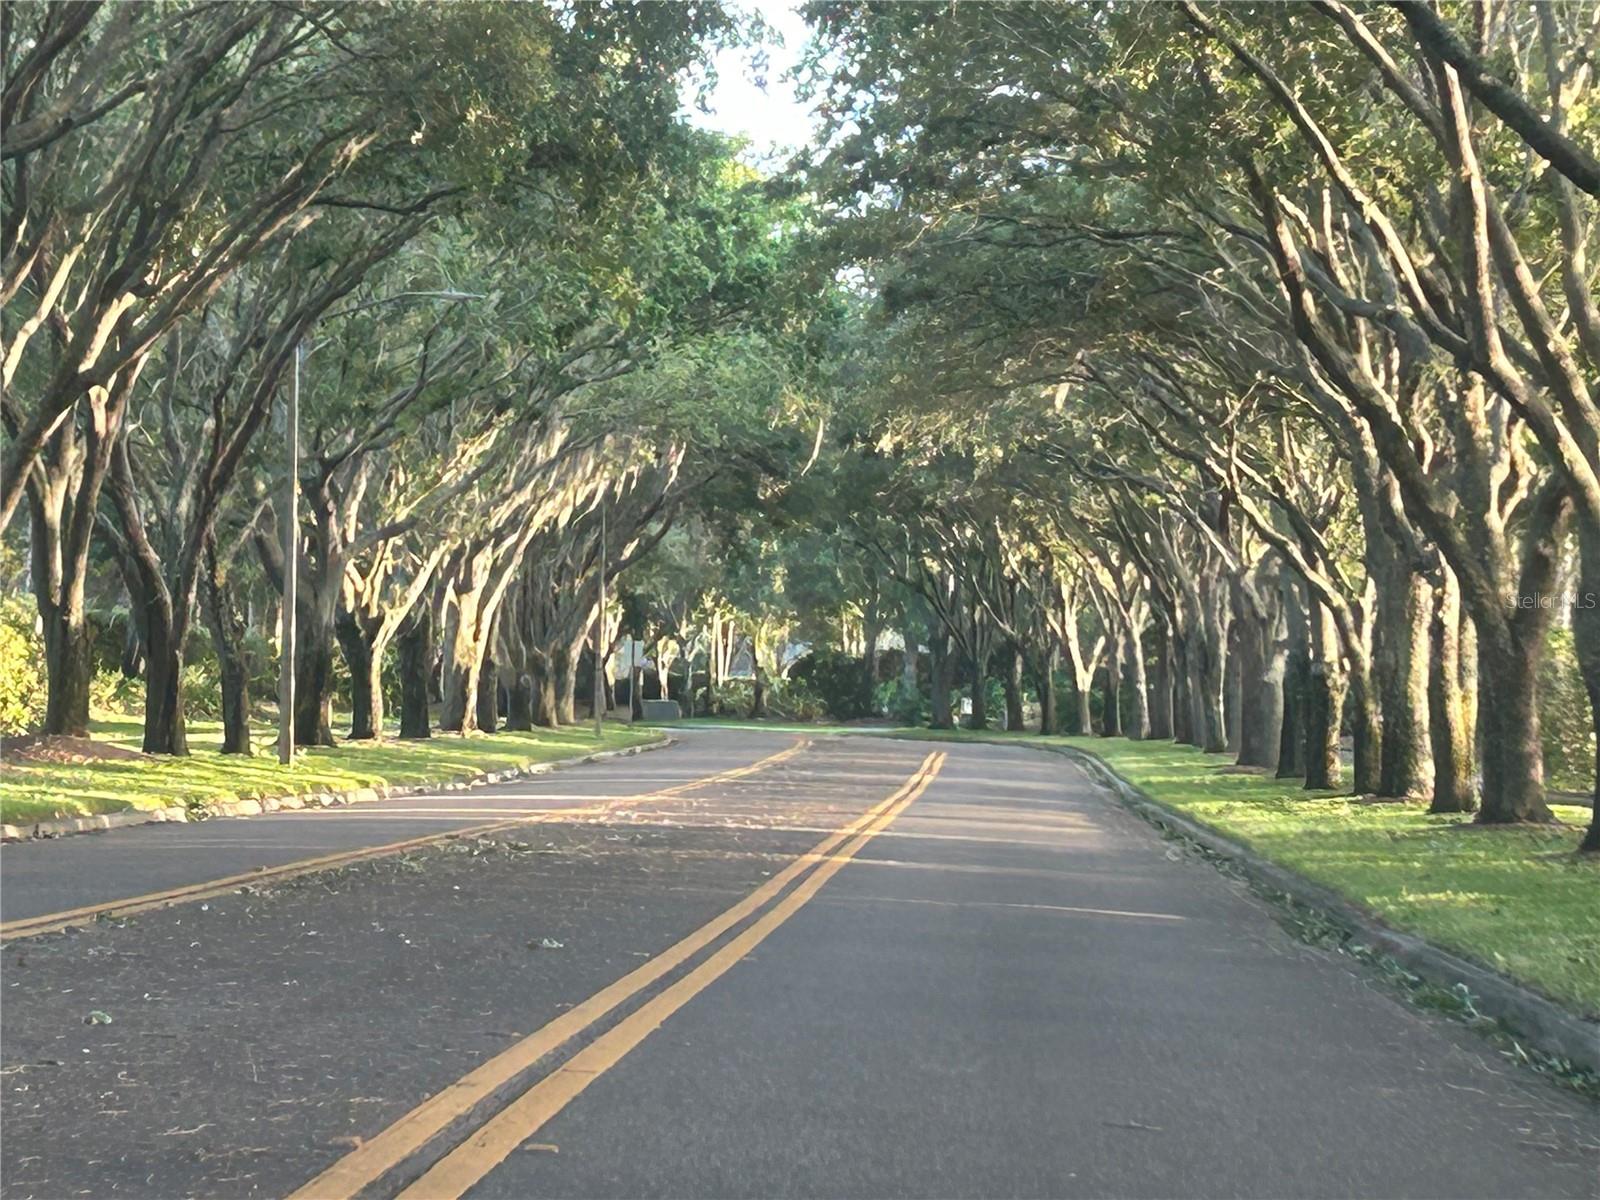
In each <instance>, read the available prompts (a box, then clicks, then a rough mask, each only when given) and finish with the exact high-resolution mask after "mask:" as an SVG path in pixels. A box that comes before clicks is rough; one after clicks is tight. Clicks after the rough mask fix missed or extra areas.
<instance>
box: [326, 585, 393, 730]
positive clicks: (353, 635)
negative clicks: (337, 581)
mask: <svg viewBox="0 0 1600 1200" xmlns="http://www.w3.org/2000/svg"><path fill="white" fill-rule="evenodd" d="M333 631H334V634H335V636H336V637H338V639H339V652H340V653H341V654H342V655H344V664H345V666H346V667H347V668H348V669H349V671H350V740H351V741H371V740H372V739H373V738H376V737H378V736H379V735H381V734H382V732H383V684H382V681H381V680H380V678H379V671H380V669H381V667H380V662H379V659H378V656H377V654H375V653H374V647H373V645H372V643H371V641H370V640H369V639H368V637H367V633H366V631H365V630H364V629H362V628H361V623H360V621H359V620H358V619H357V618H356V617H355V616H353V615H352V614H350V613H340V614H339V615H338V617H336V618H335V619H334V625H333Z"/></svg>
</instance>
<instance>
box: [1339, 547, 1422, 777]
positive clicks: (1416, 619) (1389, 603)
mask: <svg viewBox="0 0 1600 1200" xmlns="http://www.w3.org/2000/svg"><path fill="white" fill-rule="evenodd" d="M1432 592H1433V589H1432V587H1431V586H1430V585H1429V584H1428V581H1427V580H1426V579H1424V578H1423V577H1422V575H1420V574H1419V573H1417V572H1415V571H1412V570H1411V569H1410V567H1409V565H1407V564H1403V563H1402V564H1400V566H1399V568H1398V570H1397V571H1395V572H1392V573H1391V575H1390V578H1387V579H1383V580H1380V581H1379V589H1378V638H1379V654H1378V655H1377V656H1375V658H1376V659H1377V661H1375V662H1374V664H1373V666H1374V668H1375V669H1376V671H1377V673H1378V676H1379V680H1380V683H1379V686H1380V689H1381V696H1382V701H1381V703H1382V708H1383V753H1382V770H1381V772H1380V775H1379V779H1378V794H1379V795H1380V796H1394V797H1399V798H1404V799H1412V800H1421V799H1426V798H1427V797H1428V796H1429V795H1430V794H1431V793H1432V790H1433V786H1434V784H1433V761H1432V760H1433V747H1432V739H1431V738H1430V736H1429V727H1428V699H1429V696H1428V677H1429V659H1430V657H1431V653H1432V639H1433V624H1434V621H1433V610H1434V604H1433V596H1432ZM1386 593H1387V596H1386ZM1357 774H1358V775H1359V772H1358V773H1357ZM1356 786H1357V788H1358V789H1360V787H1361V784H1360V782H1359V781H1358V782H1357V784H1356Z"/></svg>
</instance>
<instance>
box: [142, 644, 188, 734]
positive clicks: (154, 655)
mask: <svg viewBox="0 0 1600 1200" xmlns="http://www.w3.org/2000/svg"><path fill="white" fill-rule="evenodd" d="M145 639H146V644H147V647H148V650H149V656H148V658H147V659H146V660H145V686H144V752H145V753H146V754H188V753H189V734H188V729H187V728H186V726H185V723H184V719H183V646H182V639H181V637H180V635H179V634H178V631H176V630H174V629H173V627H172V624H171V622H170V621H166V620H149V621H147V623H146V625H145Z"/></svg>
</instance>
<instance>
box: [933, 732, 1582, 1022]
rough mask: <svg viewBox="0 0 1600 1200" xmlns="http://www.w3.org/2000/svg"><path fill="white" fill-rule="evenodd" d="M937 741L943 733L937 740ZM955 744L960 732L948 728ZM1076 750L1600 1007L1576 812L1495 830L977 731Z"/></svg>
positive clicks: (1159, 747) (1183, 760)
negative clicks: (1554, 820) (1546, 822)
mask: <svg viewBox="0 0 1600 1200" xmlns="http://www.w3.org/2000/svg"><path fill="white" fill-rule="evenodd" d="M945 736H947V737H948V736H950V735H948V734H946V735H945ZM955 736H956V737H961V736H963V735H962V734H960V733H957V734H956V735H955ZM1013 738H1015V739H1017V740H1027V741H1031V742H1035V743H1048V744H1055V745H1062V746H1070V747H1074V748H1076V749H1079V750H1087V751H1089V752H1090V753H1092V754H1095V755H1098V756H1099V757H1100V758H1101V759H1102V760H1103V761H1104V762H1105V763H1106V764H1107V765H1109V766H1110V767H1111V768H1112V769H1113V770H1115V771H1116V772H1117V773H1118V774H1120V775H1121V776H1122V777H1123V778H1124V779H1127V780H1128V781H1129V782H1131V783H1133V784H1135V785H1137V786H1138V787H1139V788H1141V789H1143V790H1144V791H1145V792H1146V793H1147V794H1149V795H1150V796H1151V797H1152V798H1153V799H1155V800H1158V801H1159V802H1161V803H1162V804H1164V805H1166V806H1168V807H1169V808H1173V809H1176V810H1177V811H1179V812H1181V813H1184V814H1185V815H1186V816H1189V817H1193V818H1194V819H1196V820H1198V821H1201V822H1203V823H1205V824H1206V825H1209V826H1211V827H1212V828H1213V829H1216V830H1217V831H1218V832H1220V833H1224V834H1227V835H1228V836H1229V837H1231V838H1233V839H1234V840H1236V841H1239V842H1242V843H1244V844H1245V845H1247V846H1249V847H1250V848H1251V849H1253V850H1255V851H1256V852H1258V853H1259V854H1261V855H1263V856H1265V857H1267V858H1270V859H1272V860H1273V861H1274V862H1277V863H1281V864H1282V865H1284V866H1286V867H1290V868H1292V869H1293V870H1295V871H1297V872H1299V873H1300V874H1301V875H1304V876H1305V877H1306V878H1308V879H1312V880H1314V881H1316V882H1317V883H1321V884H1324V885H1326V886H1328V887H1331V888H1333V889H1335V890H1336V891H1339V892H1341V893H1343V894H1344V895H1346V896H1348V897H1350V898H1351V899H1353V900H1356V901H1358V902H1359V903H1361V904H1363V905H1365V906H1366V907H1367V908H1368V909H1370V910H1371V911H1372V912H1374V913H1377V914H1378V915H1379V916H1381V917H1382V918H1383V919H1384V920H1385V921H1386V922H1388V923H1389V924H1390V925H1393V926H1394V927H1395V928H1396V929H1403V930H1407V931H1410V932H1413V933H1418V934H1421V935H1422V936H1423V937H1426V938H1428V939H1429V940H1430V941H1433V942H1435V943H1437V944H1439V945H1441V946H1446V947H1448V948H1450V949H1452V950H1455V951H1458V952H1460V953H1463V954H1465V955H1467V956H1469V957H1472V958H1475V959H1477V960H1478V961H1480V962H1483V963H1485V964H1487V965H1490V966H1493V967H1496V968H1498V969H1499V970H1501V971H1504V972H1505V973H1506V974H1508V975H1513V976H1516V977H1517V978H1519V979H1522V980H1524V981H1526V982H1528V983H1531V984H1533V985H1534V986H1536V987H1538V988H1539V989H1540V990H1542V991H1544V992H1546V993H1547V994H1548V995H1550V996H1552V997H1555V998H1556V999H1559V1000H1563V1001H1565V1002H1567V1003H1568V1004H1575V1005H1576V1006H1578V1007H1579V1008H1580V1009H1581V1010H1583V1011H1585V1012H1587V1013H1600V862H1596V861H1594V860H1593V859H1580V858H1578V856H1577V855H1575V854H1574V853H1573V851H1574V850H1575V849H1576V848H1577V845H1578V841H1579V839H1580V838H1581V836H1582V833H1583V828H1584V826H1585V825H1586V824H1587V822H1588V819H1589V811H1588V809H1586V808H1581V807H1576V806H1570V805H1559V806H1556V808H1555V811H1556V814H1557V816H1558V817H1560V818H1561V820H1562V821H1563V822H1564V824H1563V825H1561V826H1552V827H1550V828H1548V829H1533V828H1525V827H1523V828H1511V829H1507V828H1494V827H1486V826H1480V825H1475V824H1473V822H1472V819H1471V818H1470V817H1461V816H1430V815H1429V814H1428V813H1427V811H1426V808H1425V806H1422V805H1411V804H1360V803H1357V802H1355V801H1353V800H1351V799H1350V798H1349V797H1347V796H1345V797H1341V796H1335V795H1332V794H1330V793H1326V792H1321V793H1318V792H1307V791H1304V790H1303V789H1301V788H1299V787H1298V786H1297V785H1296V784H1295V783H1294V781H1292V780H1278V779H1271V778H1267V777H1263V776H1260V775H1252V774H1239V773H1233V772H1231V771H1228V770H1227V768H1228V766H1229V765H1230V763H1229V760H1228V759H1226V758H1224V757H1221V756H1217V755H1206V754H1202V753H1200V751H1198V750H1195V749H1193V748H1192V747H1188V746H1175V745H1172V744H1171V743H1168V742H1130V741H1126V740H1124V739H1121V738H1084V737H1051V738H1041V737H1037V736H1032V735H1021V734H1019V735H999V736H997V735H992V734H991V735H986V737H985V740H1006V741H1009V740H1013Z"/></svg>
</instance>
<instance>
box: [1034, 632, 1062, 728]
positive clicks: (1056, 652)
mask: <svg viewBox="0 0 1600 1200" xmlns="http://www.w3.org/2000/svg"><path fill="white" fill-rule="evenodd" d="M1060 659H1061V648H1060V647H1059V646H1057V645H1055V644H1054V642H1052V643H1051V645H1050V649H1049V650H1047V651H1046V652H1045V654H1044V656H1043V663H1042V664H1041V666H1040V668H1039V732H1040V733H1041V734H1044V735H1046V736H1048V735H1050V734H1053V733H1055V732H1056V725H1057V721H1056V665H1057V663H1058V662H1059V661H1060Z"/></svg>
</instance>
